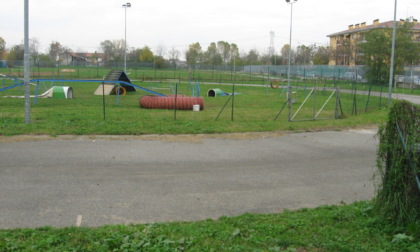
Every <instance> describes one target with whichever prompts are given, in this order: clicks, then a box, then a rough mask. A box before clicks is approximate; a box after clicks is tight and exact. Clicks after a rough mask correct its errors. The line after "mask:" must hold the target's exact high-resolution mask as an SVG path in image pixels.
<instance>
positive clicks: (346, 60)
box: [327, 19, 420, 66]
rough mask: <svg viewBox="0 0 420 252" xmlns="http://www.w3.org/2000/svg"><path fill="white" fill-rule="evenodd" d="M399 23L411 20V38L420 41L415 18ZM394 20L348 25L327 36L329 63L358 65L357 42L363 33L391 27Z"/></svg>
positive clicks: (332, 64)
mask: <svg viewBox="0 0 420 252" xmlns="http://www.w3.org/2000/svg"><path fill="white" fill-rule="evenodd" d="M399 22H400V23H404V22H413V40H415V41H417V42H419V43H420V23H418V21H417V19H413V20H412V21H406V20H400V21H399ZM393 24H394V22H393V21H392V20H391V21H387V22H383V23H380V22H379V19H376V20H373V23H372V24H371V25H367V24H366V22H363V23H359V24H354V25H353V24H352V25H349V27H348V29H347V30H344V31H341V32H336V33H333V34H330V35H327V37H329V38H330V48H331V51H332V53H331V56H330V62H329V65H331V66H335V65H347V66H354V65H360V63H361V57H360V56H361V55H362V54H361V53H360V47H359V44H360V43H363V41H365V34H366V33H367V32H368V31H371V30H373V29H384V28H385V29H386V28H390V29H392V28H393Z"/></svg>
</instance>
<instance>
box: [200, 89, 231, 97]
mask: <svg viewBox="0 0 420 252" xmlns="http://www.w3.org/2000/svg"><path fill="white" fill-rule="evenodd" d="M232 94H234V95H238V94H239V93H225V92H224V91H223V90H221V89H220V88H213V89H209V90H208V91H207V97H218V96H229V95H232Z"/></svg>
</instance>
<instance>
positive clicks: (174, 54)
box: [168, 47, 179, 64]
mask: <svg viewBox="0 0 420 252" xmlns="http://www.w3.org/2000/svg"><path fill="white" fill-rule="evenodd" d="M168 53H169V60H170V61H171V62H172V63H173V64H175V62H176V61H177V60H178V59H179V51H178V50H177V49H175V47H172V49H171V50H169V52H168Z"/></svg>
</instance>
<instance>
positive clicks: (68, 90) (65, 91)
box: [3, 86, 73, 99]
mask: <svg viewBox="0 0 420 252" xmlns="http://www.w3.org/2000/svg"><path fill="white" fill-rule="evenodd" d="M3 97H7V98H25V96H23V95H22V96H3ZM30 97H31V98H59V99H72V98H73V88H72V87H64V86H54V87H52V88H50V89H48V90H47V91H45V92H44V93H42V94H39V95H31V96H30Z"/></svg>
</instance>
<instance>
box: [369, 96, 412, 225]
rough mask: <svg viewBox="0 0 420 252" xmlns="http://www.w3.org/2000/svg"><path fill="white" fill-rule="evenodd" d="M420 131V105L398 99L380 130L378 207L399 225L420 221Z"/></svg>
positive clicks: (381, 212)
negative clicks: (418, 149) (419, 151)
mask: <svg viewBox="0 0 420 252" xmlns="http://www.w3.org/2000/svg"><path fill="white" fill-rule="evenodd" d="M419 130H420V109H419V107H416V106H414V105H412V104H410V103H409V102H406V101H398V102H396V103H394V105H393V107H392V108H391V110H390V112H389V116H388V121H387V122H386V124H385V125H383V126H381V127H380V129H379V132H378V135H379V140H380V144H379V148H378V156H377V164H378V169H379V172H380V174H381V184H380V185H379V188H378V192H377V195H376V198H375V209H376V211H377V212H378V214H380V215H382V216H383V217H385V218H387V219H389V220H391V222H393V223H394V224H396V225H398V226H400V225H402V226H406V225H408V224H410V223H420V211H419V209H420V183H419V181H418V177H417V176H418V173H419V171H420V162H419V153H418V151H417V148H418V147H419V144H420V133H419ZM416 177H417V178H416Z"/></svg>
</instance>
